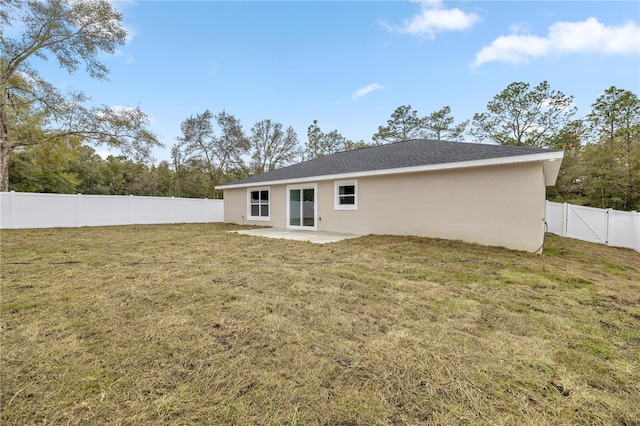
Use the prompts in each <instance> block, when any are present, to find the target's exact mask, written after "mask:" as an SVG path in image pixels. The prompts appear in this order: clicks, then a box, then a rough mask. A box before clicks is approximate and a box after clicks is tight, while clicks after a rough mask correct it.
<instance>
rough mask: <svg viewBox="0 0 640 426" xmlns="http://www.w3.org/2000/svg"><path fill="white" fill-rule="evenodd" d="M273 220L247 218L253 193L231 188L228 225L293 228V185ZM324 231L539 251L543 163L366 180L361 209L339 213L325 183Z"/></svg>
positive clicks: (276, 198)
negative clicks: (289, 204) (289, 215)
mask: <svg viewBox="0 0 640 426" xmlns="http://www.w3.org/2000/svg"><path fill="white" fill-rule="evenodd" d="M270 189H271V209H272V210H271V221H270V222H255V221H252V222H248V221H244V222H243V221H242V219H241V216H242V215H244V216H245V217H246V214H247V211H246V210H247V189H246V188H241V189H232V190H225V222H234V223H247V224H253V225H267V226H274V227H281V228H284V227H286V192H285V191H286V185H272V186H271V187H270ZM317 199H318V230H319V231H335V232H351V233H357V234H388V235H415V236H424V237H434V238H445V239H451V240H462V241H467V242H474V243H479V244H484V245H492V246H503V247H508V248H512V249H516V250H525V251H530V252H533V251H536V250H538V249H539V248H540V246H541V245H542V242H543V238H544V222H543V219H544V215H545V184H544V173H543V167H542V163H525V164H518V165H502V166H489V167H476V168H468V169H457V170H444V171H433V172H422V173H411V174H399V175H386V176H372V177H365V178H358V210H355V211H343V210H335V209H334V181H333V180H331V181H321V182H318V194H317Z"/></svg>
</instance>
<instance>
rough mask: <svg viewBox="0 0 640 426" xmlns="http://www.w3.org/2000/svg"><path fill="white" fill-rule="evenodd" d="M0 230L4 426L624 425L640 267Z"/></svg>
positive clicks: (202, 235) (576, 251) (378, 239)
mask: <svg viewBox="0 0 640 426" xmlns="http://www.w3.org/2000/svg"><path fill="white" fill-rule="evenodd" d="M230 229H238V228H236V227H232V226H229V225H221V224H213V225H175V226H173V225H162V226H128V227H110V228H83V229H47V230H10V231H8V230H3V231H2V233H1V237H2V294H1V295H2V305H1V309H2V310H1V321H2V322H1V327H2V360H1V372H0V373H1V376H0V379H1V384H2V386H1V388H2V390H1V392H2V393H1V397H2V400H1V408H2V417H1V418H2V423H3V424H60V423H62V424H86V423H100V424H101V423H110V424H158V423H170V424H212V423H213V424H215V423H218V424H220V423H222V424H283V423H285V424H289V423H291V424H326V425H336V424H342V425H357V424H363V425H365V424H366V425H370V424H531V425H534V424H535V425H538V424H620V425H638V424H640V367H639V364H640V255H639V254H637V253H635V252H633V251H630V250H622V249H615V248H610V247H606V246H600V245H595V244H589V243H583V242H579V241H574V240H568V239H560V238H557V237H554V236H549V237H548V239H547V245H546V249H545V253H544V254H543V255H541V256H537V255H531V254H527V253H521V252H515V251H510V250H506V249H498V248H487V247H482V246H477V245H471V244H464V243H459V242H450V241H442V240H431V239H423V238H413V237H384V236H369V237H363V238H359V239H353V240H346V241H342V242H339V243H334V244H327V245H313V244H310V243H305V242H294V241H285V240H272V239H265V238H259V237H251V236H244V235H237V234H229V233H227V232H226V231H227V230H230Z"/></svg>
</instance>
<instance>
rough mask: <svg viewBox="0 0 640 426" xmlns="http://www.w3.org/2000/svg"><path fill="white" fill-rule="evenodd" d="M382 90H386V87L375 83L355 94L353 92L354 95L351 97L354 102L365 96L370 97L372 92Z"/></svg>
mask: <svg viewBox="0 0 640 426" xmlns="http://www.w3.org/2000/svg"><path fill="white" fill-rule="evenodd" d="M380 89H384V86H381V85H379V84H378V83H373V84H370V85H368V86H366V87H363V88H362V89H358V90H356V91H355V92H353V95H352V96H351V99H352V100H354V101H355V100H357V99H359V98H361V97H363V96H365V95H368V94H369V93H371V92H374V91H376V90H380Z"/></svg>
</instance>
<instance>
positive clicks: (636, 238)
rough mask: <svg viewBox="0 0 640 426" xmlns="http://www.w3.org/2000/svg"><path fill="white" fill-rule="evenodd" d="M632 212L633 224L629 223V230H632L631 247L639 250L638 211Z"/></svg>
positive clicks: (639, 226)
mask: <svg viewBox="0 0 640 426" xmlns="http://www.w3.org/2000/svg"><path fill="white" fill-rule="evenodd" d="M632 213H633V224H632V225H631V232H633V249H634V250H635V251H637V252H640V212H636V211H634V212H632Z"/></svg>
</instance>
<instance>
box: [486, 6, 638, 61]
mask: <svg viewBox="0 0 640 426" xmlns="http://www.w3.org/2000/svg"><path fill="white" fill-rule="evenodd" d="M517 25H519V24H517ZM513 28H516V27H514V26H513V25H512V31H513ZM576 53H578V54H603V55H638V54H639V53H640V27H638V24H636V23H634V22H627V23H626V24H623V25H619V26H606V25H604V24H602V23H601V22H599V21H598V20H597V19H596V18H593V17H591V18H588V19H587V20H585V21H582V22H556V23H555V24H553V25H551V26H550V27H549V33H548V34H547V36H546V37H540V36H536V35H528V34H511V35H507V36H500V37H498V38H497V39H495V40H494V41H492V42H491V44H490V45H489V46H485V47H483V48H482V50H481V51H480V52H478V53H477V54H476V57H475V60H474V62H473V66H474V67H478V66H480V65H482V64H484V63H487V62H494V61H495V62H508V63H512V64H519V63H528V62H529V61H530V60H531V59H533V58H537V57H542V56H551V55H555V56H563V55H570V54H576Z"/></svg>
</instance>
